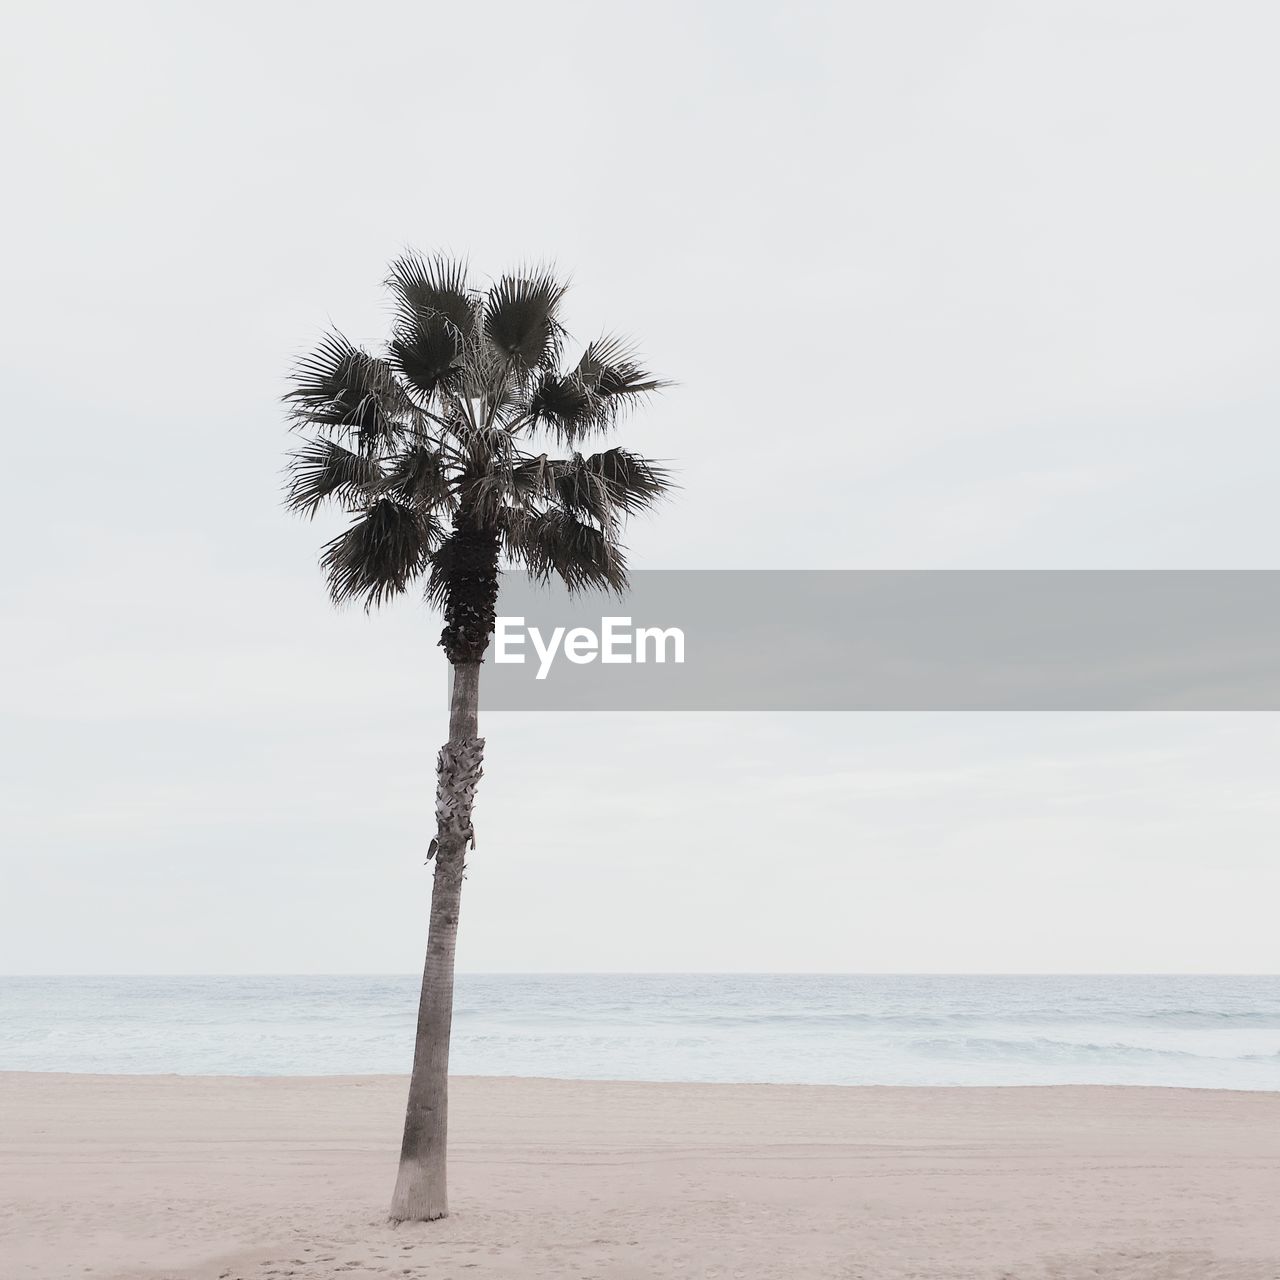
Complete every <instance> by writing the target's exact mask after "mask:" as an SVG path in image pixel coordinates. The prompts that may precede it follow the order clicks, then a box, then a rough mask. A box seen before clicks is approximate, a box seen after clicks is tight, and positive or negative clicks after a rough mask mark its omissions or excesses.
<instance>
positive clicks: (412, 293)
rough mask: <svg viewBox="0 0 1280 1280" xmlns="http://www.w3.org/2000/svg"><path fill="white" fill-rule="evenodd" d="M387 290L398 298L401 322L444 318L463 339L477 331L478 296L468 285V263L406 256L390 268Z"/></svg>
mask: <svg viewBox="0 0 1280 1280" xmlns="http://www.w3.org/2000/svg"><path fill="white" fill-rule="evenodd" d="M387 287H388V288H389V289H390V290H391V292H392V293H393V294H394V295H395V299H396V318H397V320H398V321H399V322H402V323H410V322H412V321H413V320H415V319H416V318H418V317H421V316H434V315H441V316H444V317H445V318H446V319H447V320H449V321H450V322H451V323H452V324H453V326H454V328H456V329H457V330H458V331H459V333H461V334H462V336H463V338H468V337H470V336H471V333H472V331H473V330H474V329H475V327H476V318H477V312H478V304H479V295H478V294H477V292H476V291H475V290H474V289H472V288H471V286H470V285H469V284H468V283H467V264H466V262H465V261H460V260H458V259H456V258H445V257H439V256H437V257H433V258H424V257H422V256H421V255H420V254H416V253H407V254H404V255H403V256H402V257H399V258H397V259H396V260H395V261H394V262H393V263H392V264H391V274H390V275H389V276H388V277H387Z"/></svg>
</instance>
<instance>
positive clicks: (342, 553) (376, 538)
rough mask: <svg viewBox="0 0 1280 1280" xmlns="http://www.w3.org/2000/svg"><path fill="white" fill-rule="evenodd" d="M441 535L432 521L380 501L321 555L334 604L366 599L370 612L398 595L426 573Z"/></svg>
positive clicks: (389, 501) (409, 509)
mask: <svg viewBox="0 0 1280 1280" xmlns="http://www.w3.org/2000/svg"><path fill="white" fill-rule="evenodd" d="M441 532H442V531H441V529H440V526H439V524H438V523H437V522H436V521H435V519H434V518H433V517H431V516H429V515H427V514H424V513H423V512H420V511H416V510H414V509H413V508H412V507H409V506H406V505H405V504H404V503H402V502H396V501H394V500H393V499H391V498H379V499H378V500H377V501H376V502H375V503H373V505H372V506H370V507H368V508H367V509H366V510H365V511H364V512H363V513H362V514H361V516H360V518H359V519H358V520H356V521H355V523H354V524H352V525H351V527H350V528H348V529H347V530H346V531H345V532H343V533H340V534H339V535H338V536H337V537H336V538H333V539H331V540H330V541H329V542H326V543H325V545H324V548H323V550H322V551H321V554H320V565H321V568H323V569H324V571H325V574H326V576H327V577H328V579H329V594H330V596H332V598H333V601H334V603H335V604H344V603H346V602H347V601H349V600H361V601H363V603H364V607H365V608H366V609H371V608H373V606H374V605H377V604H382V603H383V601H385V600H388V599H390V597H392V596H395V595H399V594H400V593H401V592H402V591H404V590H405V588H406V587H407V586H408V585H409V583H410V582H412V581H413V580H414V579H415V578H417V577H418V576H419V575H420V574H421V573H422V571H423V570H424V569H425V568H426V565H427V557H428V555H429V553H430V550H431V546H432V544H433V543H434V542H435V541H436V540H438V538H439V537H440V534H441Z"/></svg>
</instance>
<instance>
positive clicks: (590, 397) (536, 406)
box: [524, 370, 609, 444]
mask: <svg viewBox="0 0 1280 1280" xmlns="http://www.w3.org/2000/svg"><path fill="white" fill-rule="evenodd" d="M524 408H525V413H526V414H527V416H528V418H529V421H530V422H531V423H532V424H533V425H534V426H535V427H538V428H541V429H542V430H544V431H549V432H551V433H552V434H553V435H554V436H555V437H556V439H557V440H559V441H561V442H562V443H564V444H572V443H573V442H574V441H575V440H579V439H581V438H582V437H583V436H585V435H588V434H590V433H591V432H592V431H596V430H604V429H605V427H607V425H608V419H609V413H608V402H607V401H606V400H605V399H604V397H602V396H599V395H597V394H596V393H595V392H594V391H593V390H592V389H591V388H590V387H589V386H587V384H586V383H584V382H583V381H582V379H581V378H579V377H578V376H577V374H576V373H557V372H555V371H554V370H545V371H544V372H542V373H541V374H539V375H538V376H537V378H536V379H535V380H534V382H533V385H532V386H531V387H530V389H529V393H528V396H527V398H526V401H525V406H524Z"/></svg>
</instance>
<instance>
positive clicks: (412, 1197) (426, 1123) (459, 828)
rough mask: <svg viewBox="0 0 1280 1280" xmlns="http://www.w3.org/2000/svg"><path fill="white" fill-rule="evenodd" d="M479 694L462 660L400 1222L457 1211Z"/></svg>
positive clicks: (442, 770)
mask: <svg viewBox="0 0 1280 1280" xmlns="http://www.w3.org/2000/svg"><path fill="white" fill-rule="evenodd" d="M479 691H480V664H479V663H478V662H465V663H457V664H456V665H455V666H454V668H453V694H452V698H451V700H450V708H449V741H448V742H447V743H445V745H444V746H443V747H442V748H441V750H440V756H439V760H438V761H437V766H436V768H437V776H436V854H435V860H436V873H435V880H434V882H433V884H432V889H431V926H430V932H429V934H428V937H427V961H426V965H425V967H424V968H423V971H422V996H421V998H420V1000H419V1002H418V1033H417V1040H416V1042H415V1044H414V1050H413V1074H412V1076H411V1077H410V1079H409V1102H408V1106H407V1107H406V1110H405V1118H404V1141H403V1143H402V1144H401V1147H400V1173H399V1176H398V1177H397V1178H396V1189H395V1194H394V1195H393V1196H392V1198H391V1218H392V1220H393V1221H395V1222H405V1221H414V1222H425V1221H429V1220H431V1219H432V1218H443V1217H445V1216H446V1215H447V1214H448V1212H449V1197H448V1191H447V1185H446V1180H445V1147H446V1142H447V1134H448V1119H449V1116H448V1100H449V1032H450V1029H451V1026H452V1023H453V957H454V948H455V944H456V942H457V938H458V907H459V903H460V901H461V898H462V873H463V866H464V862H465V860H466V850H467V846H468V844H470V843H471V841H472V839H473V832H472V829H471V808H472V804H473V802H474V800H475V791H476V784H477V783H478V782H479V781H480V773H481V767H480V766H481V763H482V761H483V759H484V739H483V738H480V737H477V736H476V730H477V709H478V699H479Z"/></svg>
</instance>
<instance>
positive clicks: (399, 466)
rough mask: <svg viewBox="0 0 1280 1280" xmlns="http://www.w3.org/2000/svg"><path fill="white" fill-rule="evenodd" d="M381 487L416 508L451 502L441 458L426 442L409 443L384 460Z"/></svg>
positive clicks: (450, 493) (431, 507)
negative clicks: (384, 478)
mask: <svg viewBox="0 0 1280 1280" xmlns="http://www.w3.org/2000/svg"><path fill="white" fill-rule="evenodd" d="M385 488H386V491H387V494H388V495H389V496H391V497H393V498H396V499H397V500H399V501H400V502H405V503H408V504H409V505H410V506H412V507H415V508H417V509H419V510H424V511H433V510H437V509H444V508H448V507H451V506H452V505H453V493H452V490H451V489H450V487H449V473H448V468H447V467H446V465H445V460H444V458H442V457H441V455H440V453H439V452H438V451H437V450H435V449H432V448H429V447H428V446H427V445H413V446H412V447H411V448H408V449H405V450H404V451H403V452H401V453H397V454H395V455H394V456H393V457H392V458H390V459H389V460H388V463H387V473H386V485H385Z"/></svg>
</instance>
